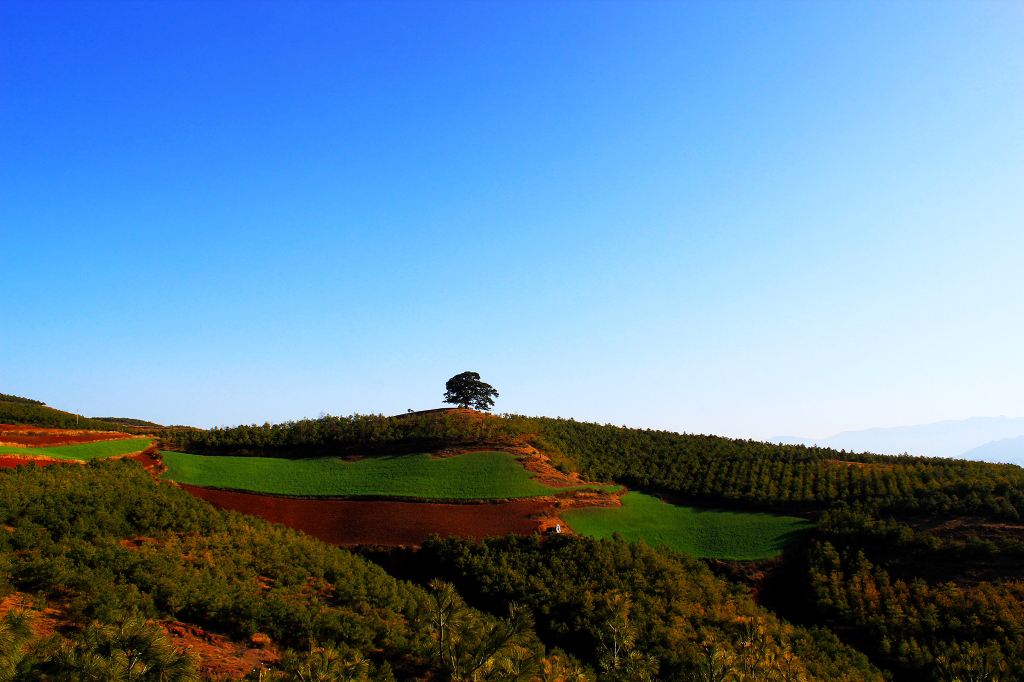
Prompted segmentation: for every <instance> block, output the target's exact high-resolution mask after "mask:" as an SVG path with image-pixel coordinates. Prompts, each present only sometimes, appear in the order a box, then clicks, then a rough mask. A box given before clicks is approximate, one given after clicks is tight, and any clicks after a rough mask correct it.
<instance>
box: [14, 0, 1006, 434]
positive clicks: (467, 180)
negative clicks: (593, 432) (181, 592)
mask: <svg viewBox="0 0 1024 682" xmlns="http://www.w3.org/2000/svg"><path fill="white" fill-rule="evenodd" d="M1022 122H1024V5H1022V4H1021V3H1015V2H990V3H985V2H972V3H967V2H963V3H959V2H958V3H951V2H927V3H923V2H901V3H897V2H888V3H853V2H828V3H812V2H784V3H783V2H780V3H767V2H764V3H755V2H726V3H720V2H712V3H696V2H694V3H667V2H665V3H653V2H652V3H645V2H621V3H611V2H593V3H583V2H559V3H540V2H536V3H519V2H516V3H513V2H463V3H421V2H415V3H413V2H408V3H394V2H382V3H378V2H373V3H369V2H368V3H354V2H352V3H340V2H339V3H328V2H324V3H319V2H283V1H282V2H262V3H249V2H246V3H232V2H218V3H200V2H170V1H168V2H160V3H134V2H86V1H83V2H60V3H52V2H40V1H38V0H33V1H32V2H22V1H17V0H8V1H7V2H4V3H2V4H0V244H2V255H3V258H2V262H3V275H4V276H3V285H2V291H3V292H4V296H3V299H4V305H3V307H4V314H3V317H2V322H0V392H6V393H15V394H20V395H26V396H30V397H35V398H39V399H42V400H45V401H47V402H49V403H50V404H52V405H54V406H57V407H62V408H66V409H70V410H74V411H79V412H81V413H83V414H87V415H93V416H97V415H98V416H131V417H138V418H143V419H152V420H155V421H158V422H161V423H191V424H196V425H200V426H209V425H216V424H234V423H239V422H263V421H265V420H270V421H280V420H285V419H291V418H298V417H303V416H316V415H317V414H319V413H321V412H328V413H331V414H347V413H351V412H363V413H367V412H383V413H394V412H404V411H405V410H406V409H407V408H415V409H423V408H428V407H434V406H437V405H439V404H440V397H441V394H442V392H443V384H444V381H445V380H446V379H447V378H448V377H449V376H451V375H453V374H455V373H458V372H461V371H463V370H474V371H478V372H480V373H481V374H482V375H483V378H484V379H485V380H486V381H489V382H490V383H492V384H494V385H495V387H497V388H498V389H499V391H500V392H501V396H500V398H499V400H498V402H497V405H496V410H497V411H501V412H506V411H507V412H519V413H526V414H543V415H551V416H556V415H560V416H566V417H575V418H578V419H586V420H595V421H601V422H611V423H617V424H628V425H633V426H651V427H661V428H671V429H674V430H680V431H690V432H704V433H720V434H724V435H736V436H751V437H760V438H766V437H771V436H775V435H802V436H825V435H829V434H832V433H835V432H838V431H843V430H847V429H858V428H866V427H874V426H893V425H900V424H914V423H922V422H930V421H936V420H940V419H957V418H964V417H970V416H973V415H1001V414H1005V415H1009V416H1024V391H1022V390H1021V386H1022V385H1024V353H1022V349H1024V191H1022V187H1024V124H1022Z"/></svg>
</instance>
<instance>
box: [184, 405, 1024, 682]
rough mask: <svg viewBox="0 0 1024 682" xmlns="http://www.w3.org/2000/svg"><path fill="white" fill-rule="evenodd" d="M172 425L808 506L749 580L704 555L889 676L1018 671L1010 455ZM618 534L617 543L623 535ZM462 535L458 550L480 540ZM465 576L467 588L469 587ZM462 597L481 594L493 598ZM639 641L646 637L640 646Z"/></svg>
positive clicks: (457, 421) (592, 431) (294, 450)
mask: <svg viewBox="0 0 1024 682" xmlns="http://www.w3.org/2000/svg"><path fill="white" fill-rule="evenodd" d="M180 436H181V440H182V442H183V443H187V444H188V448H189V449H193V450H194V451H198V452H210V453H218V452H231V453H235V454H238V453H242V454H250V455H261V454H270V453H275V452H276V453H280V452H288V453H290V454H293V455H296V456H298V455H299V454H300V453H309V452H317V451H321V452H322V451H328V452H352V453H360V454H376V453H383V452H391V453H394V452H423V451H430V450H435V449H439V448H443V447H447V446H453V445H455V446H457V445H464V444H469V443H482V442H486V443H491V444H494V443H517V444H532V445H534V446H536V447H537V448H539V449H540V450H542V451H543V452H545V453H547V454H548V455H550V456H551V457H552V459H553V461H554V462H555V463H556V464H557V465H558V466H559V467H560V468H562V469H563V470H565V471H578V472H580V474H581V475H582V476H583V477H584V478H585V479H587V480H604V481H615V482H617V483H623V484H626V485H628V486H630V487H631V488H633V489H637V490H647V491H650V492H657V493H663V494H667V495H670V496H671V497H673V498H674V499H678V500H680V501H681V502H685V503H687V504H694V505H701V506H710V507H716V508H732V509H736V510H746V511H751V510H760V511H773V512H781V513H787V512H789V513H794V512H799V513H800V514H801V515H807V516H809V517H811V518H816V519H818V521H819V526H818V527H817V528H815V529H812V530H809V531H808V532H807V534H806V536H805V537H804V538H803V539H802V540H801V541H800V542H798V543H796V544H794V545H793V546H791V547H790V548H789V549H788V550H787V551H786V552H785V553H784V555H783V558H782V560H781V561H776V562H775V563H773V564H771V565H767V568H768V569H769V571H768V574H767V577H765V578H764V579H760V578H750V577H749V576H750V575H752V573H751V572H750V571H748V570H746V569H743V568H742V567H728V566H723V565H722V564H721V563H718V564H715V568H716V570H717V571H719V572H720V573H722V574H723V575H731V576H736V577H737V578H739V579H743V580H747V581H750V580H753V581H754V584H755V585H756V587H757V588H758V590H759V594H760V595H761V598H762V599H763V600H764V603H765V604H767V605H768V606H769V607H771V608H772V609H774V611H775V612H776V613H778V614H779V615H781V616H783V617H785V618H787V619H789V620H790V621H791V622H795V623H801V624H804V625H806V626H813V627H827V628H828V629H829V630H830V631H831V632H832V633H834V634H835V635H836V636H838V637H839V638H840V639H841V640H842V641H843V642H844V643H846V644H848V645H850V646H853V647H855V648H856V649H858V650H859V651H862V652H864V653H865V654H867V655H868V656H869V658H870V659H871V661H872V663H874V664H875V665H877V666H878V667H879V668H882V669H884V670H886V671H888V673H889V674H890V675H892V676H894V677H895V678H896V679H901V680H919V679H929V680H931V679H935V680H948V681H950V682H951V681H952V680H965V679H977V680H995V679H996V678H997V677H998V679H999V680H1001V681H1002V682H1006V681H1007V680H1021V679H1024V672H1022V671H1024V661H1022V660H1021V654H1020V652H1021V651H1024V640H1022V634H1021V627H1022V623H1024V589H1022V579H1024V569H1022V568H1021V566H1024V561H1022V559H1024V553H1022V545H1024V525H1022V524H1021V523H1020V510H1021V509H1024V469H1021V468H1019V467H1015V466H1009V465H994V464H986V463H981V462H970V461H963V460H949V459H939V458H922V457H885V456H878V455H870V454H855V453H848V452H841V451H835V450H828V449H822V448H808V447H803V446H786V445H773V444H770V443H759V442H754V441H745V440H734V439H727V438H719V437H714V436H697V435H686V434H676V433H670V432H665V431H650V430H639V429H627V428H622V427H616V426H609V425H598V424H586V423H580V422H575V421H572V420H563V419H545V418H527V417H519V416H502V417H486V418H482V417H470V416H464V415H458V414H452V413H440V414H420V415H410V416H401V417H394V418H388V417H382V416H353V417H327V418H324V419H319V420H304V421H299V422H292V423H288V424H281V425H275V426H271V425H264V426H243V427H238V428H234V429H217V430H211V431H188V432H180ZM567 542H570V543H571V542H588V541H586V540H581V539H576V540H572V541H567ZM616 546H618V547H621V548H622V549H620V550H619V551H626V549H625V547H626V546H625V545H616ZM465 547H466V549H460V550H458V551H460V552H467V553H470V554H472V553H473V552H476V551H482V550H477V549H472V548H471V546H470V545H465ZM537 551H538V552H540V553H541V556H542V557H544V556H545V555H543V552H542V550H537ZM657 554H658V555H659V556H663V557H668V556H670V555H669V554H665V553H657ZM672 556H674V555H672ZM544 560H547V559H546V558H545V559H544ZM666 560H667V559H666ZM672 560H678V559H677V558H676V559H672ZM493 561H494V562H495V563H496V564H497V566H498V568H495V569H494V570H493V571H492V572H484V575H485V576H492V577H490V578H487V581H489V583H501V584H505V583H514V582H516V581H521V580H528V578H526V577H524V576H531V575H537V574H538V573H535V572H533V571H534V570H535V569H534V568H530V569H521V568H517V567H515V566H514V565H509V566H505V565H504V564H503V563H502V562H503V561H504V559H498V558H495V559H493ZM562 568H565V570H566V573H565V574H564V575H563V574H562V573H561V569H562ZM524 570H525V573H524V574H523V575H520V572H521V571H524ZM573 570H574V569H573ZM573 570H570V569H569V567H568V566H567V565H566V564H563V563H557V564H555V565H552V567H551V571H552V576H553V577H552V578H551V580H552V581H555V582H557V583H558V588H557V590H561V591H566V592H572V591H574V590H575V588H574V585H575V584H576V583H575V582H574V581H575V580H577V579H578V576H577V575H576V574H575V573H574V572H573ZM609 570H612V569H609ZM615 570H618V569H615ZM426 572H427V573H430V571H429V570H428V571H426ZM449 575H451V574H449ZM744 576H747V577H744ZM471 578H472V576H468V577H466V578H465V579H466V580H470V579H471ZM618 578H620V579H622V580H626V579H627V576H618ZM483 580H484V578H481V581H483ZM640 584H641V585H642V586H643V589H655V588H654V587H652V586H651V585H649V584H646V583H640ZM530 587H531V588H532V587H534V585H533V584H532V583H531V585H530ZM464 589H465V590H466V591H467V592H466V593H467V594H471V593H472V589H471V586H467V585H464ZM537 589H540V587H539V586H537ZM479 590H480V592H481V594H484V593H485V592H486V594H487V595H490V594H492V592H491V590H497V588H495V587H493V586H492V585H490V584H485V583H484V582H481V584H480V587H479ZM516 590H519V588H516V589H515V590H514V589H512V588H508V590H506V591H501V590H497V591H495V592H493V594H498V593H500V594H503V595H511V594H516V595H520V596H519V597H517V599H521V600H522V601H524V602H528V600H527V599H526V598H525V597H523V596H522V590H519V591H516ZM551 590H552V591H553V592H554V591H556V588H551ZM526 591H527V592H529V590H526ZM637 591H638V592H639V591H642V590H640V589H638V590H637ZM631 594H632V595H633V596H632V597H631V599H637V597H636V595H635V593H631ZM565 598H566V599H569V597H565ZM687 598H689V597H687ZM487 599H488V600H489V599H490V597H489V596H488V597H487ZM730 599H731V598H730ZM498 601H499V602H500V600H498ZM474 603H478V604H480V605H481V606H485V607H488V608H489V606H488V605H489V604H490V602H489V601H487V600H485V601H480V602H476V601H474ZM496 603H497V602H496ZM737 603H738V602H737ZM565 608H566V609H567V610H570V607H565ZM572 608H577V607H576V606H575V605H574V606H573V607H572ZM649 608H653V609H655V610H657V608H658V607H656V606H655V607H645V608H644V609H643V610H642V612H643V615H644V616H645V617H648V616H650V617H658V618H661V617H663V616H664V615H665V614H664V613H651V612H650V611H649V610H648V609H649ZM536 609H537V613H538V614H539V615H538V616H537V620H538V628H539V632H540V634H541V636H542V638H544V640H545V641H546V642H548V643H549V644H552V643H554V644H558V643H559V642H562V643H563V644H564V646H566V647H569V646H570V645H569V643H567V642H566V640H562V639H557V638H552V637H551V635H552V634H553V633H554V632H555V631H556V630H557V631H558V632H561V631H562V630H561V629H559V628H560V627H561V626H558V627H556V626H555V625H551V624H550V623H554V622H556V621H555V620H554V618H555V616H554V615H553V614H554V613H555V611H556V607H555V606H554V605H553V604H551V603H545V604H540V603H538V604H537V606H536ZM635 613H637V614H639V613H641V609H637V610H636V611H635ZM564 618H565V619H567V620H568V619H569V618H570V616H569V615H566V616H564ZM549 619H550V620H549ZM579 627H581V628H582V627H583V625H582V624H580V626H579ZM585 648H586V646H585V645H582V644H581V645H579V646H578V647H577V646H576V645H573V646H572V647H571V650H572V651H576V652H578V653H579V655H580V656H585V654H584V653H582V652H583V651H584V650H585ZM650 651H651V650H650V649H646V648H644V649H643V650H642V651H641V657H642V656H643V655H647V654H649V653H650ZM645 652H646V653H645ZM655 655H656V656H657V654H655ZM588 660H591V661H592V662H593V661H594V660H595V659H592V658H591V659H588ZM663 672H664V671H663ZM698 679H718V678H714V677H711V678H708V677H704V678H698ZM750 679H780V678H777V677H776V678H772V677H762V678H757V677H751V678H750Z"/></svg>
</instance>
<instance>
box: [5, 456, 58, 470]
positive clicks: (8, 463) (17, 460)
mask: <svg viewBox="0 0 1024 682" xmlns="http://www.w3.org/2000/svg"><path fill="white" fill-rule="evenodd" d="M60 461H61V460H59V459H47V458H45V457H18V456H17V455H0V469H14V468H15V467H24V466H32V465H35V466H37V467H42V466H46V465H47V464H57V463H59V462H60ZM65 463H66V462H65Z"/></svg>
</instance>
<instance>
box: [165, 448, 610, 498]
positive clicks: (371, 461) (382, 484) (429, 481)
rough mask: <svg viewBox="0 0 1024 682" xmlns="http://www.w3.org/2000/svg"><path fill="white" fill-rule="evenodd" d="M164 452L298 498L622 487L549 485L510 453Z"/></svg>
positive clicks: (177, 466)
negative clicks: (296, 455)
mask: <svg viewBox="0 0 1024 682" xmlns="http://www.w3.org/2000/svg"><path fill="white" fill-rule="evenodd" d="M163 457H164V462H165V464H166V465H167V473H166V477H167V478H168V479H169V480H172V481H175V482H177V483H184V484H188V485H194V486H201V487H206V488H223V489H227V490H241V491H246V492H253V493H264V494H274V495H292V496H299V497H394V498H406V499H422V500H502V499H518V498H525V497H540V496H545V495H553V494H555V493H558V492H565V491H570V490H580V489H602V490H617V489H618V488H619V486H578V487H575V488H555V487H551V486H548V485H544V484H543V483H540V482H538V481H536V480H534V477H533V475H532V474H531V473H530V472H529V471H527V470H526V469H524V468H523V466H522V465H521V464H520V463H519V462H517V461H516V459H515V457H514V456H513V455H511V454H509V453H507V452H472V453H467V454H462V455H455V456H451V457H435V456H432V455H427V454H417V455H400V456H392V457H370V458H366V459H359V460H355V461H345V460H341V459H338V458H335V457H321V458H315V459H283V458H275V457H209V456H203V455H191V454H187V453H183V452H165V453H163Z"/></svg>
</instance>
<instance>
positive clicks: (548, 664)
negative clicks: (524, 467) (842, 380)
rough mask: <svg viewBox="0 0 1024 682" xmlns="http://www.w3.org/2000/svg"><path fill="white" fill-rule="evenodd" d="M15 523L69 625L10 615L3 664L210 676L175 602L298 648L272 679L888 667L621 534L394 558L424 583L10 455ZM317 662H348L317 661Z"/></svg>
mask: <svg viewBox="0 0 1024 682" xmlns="http://www.w3.org/2000/svg"><path fill="white" fill-rule="evenodd" d="M0 526H2V530H0V595H2V594H3V593H4V592H7V591H10V590H14V589H16V590H19V591H20V592H22V593H24V594H29V595H35V598H34V599H35V601H36V603H37V605H39V606H42V605H43V604H44V603H47V602H48V603H50V604H55V603H60V604H63V606H62V609H63V612H64V614H65V622H63V623H62V627H61V629H60V631H59V632H58V633H57V634H55V635H53V636H52V637H46V636H36V635H33V634H32V631H31V629H27V628H26V627H25V625H26V623H25V621H24V619H23V618H22V616H21V615H20V614H17V613H16V614H15V615H14V616H11V617H8V619H7V620H6V621H5V622H4V623H3V625H2V626H0V666H6V667H3V668H0V671H4V673H3V674H4V675H5V676H4V678H3V679H14V680H36V679H40V678H44V679H67V680H79V679H83V680H84V679H97V680H99V679H102V680H129V679H130V680H190V679H195V678H196V675H195V670H196V661H195V660H194V659H193V658H192V657H190V656H188V655H183V654H181V653H180V652H176V651H174V650H173V649H172V648H169V647H168V645H167V641H166V638H165V637H164V636H163V634H162V629H161V628H160V625H159V624H160V622H161V620H162V619H166V618H173V619H176V620H179V621H183V622H188V623H195V624H199V625H202V626H204V627H206V628H207V629H212V630H215V631H220V632H224V633H227V634H229V635H232V636H234V637H238V638H245V637H247V636H249V635H251V634H253V633H255V632H261V633H266V634H267V635H269V636H270V637H271V639H272V640H273V642H275V643H276V645H278V646H281V647H286V648H290V649H292V650H293V652H292V653H288V652H286V654H285V656H284V659H283V662H282V666H281V667H282V670H280V671H276V672H274V673H272V674H271V676H270V677H267V678H265V679H290V680H298V679H324V680H343V679H344V680H362V679H395V678H398V679H409V678H424V677H429V678H430V679H445V680H529V679H550V680H557V679H563V680H567V679H573V680H585V679H591V678H592V676H593V673H592V672H588V669H587V666H588V665H592V666H595V667H596V669H598V670H600V671H601V678H602V679H612V680H617V679H621V680H647V679H651V677H652V675H653V673H654V671H655V670H656V669H658V670H660V673H658V674H659V679H667V680H691V679H701V678H699V677H694V676H695V675H698V674H699V672H698V671H699V670H700V667H701V666H702V665H705V664H710V665H711V666H712V667H713V668H714V669H715V670H717V671H719V672H725V671H728V670H737V671H739V670H743V669H748V668H749V669H750V670H751V671H753V672H754V673H755V674H757V675H759V677H752V678H749V679H765V680H767V679H780V680H782V679H793V680H795V679H819V680H872V679H879V675H878V673H877V671H875V670H874V669H873V668H872V667H871V666H870V664H868V663H867V661H866V660H865V659H864V658H863V656H861V655H860V654H857V653H856V652H855V651H853V650H852V649H850V648H848V647H846V646H844V645H842V644H840V643H839V642H838V640H836V639H835V638H834V637H832V636H831V635H828V634H827V633H824V632H818V631H811V630H806V629H804V628H800V627H793V626H790V625H786V624H785V623H783V622H782V621H781V620H779V619H778V618H777V617H775V616H773V615H772V614H771V613H769V612H768V611H766V610H765V609H763V608H760V607H758V606H756V605H755V604H754V603H753V601H752V600H751V599H750V598H749V597H748V596H746V595H745V594H744V593H743V592H742V591H741V590H739V589H738V588H736V587H733V586H730V585H729V584H728V583H727V582H725V581H724V580H722V579H720V578H716V577H715V576H714V575H712V574H711V573H710V571H708V569H707V568H706V567H705V566H704V565H703V564H701V563H699V562H696V561H694V560H691V559H687V558H686V557H683V556H681V555H675V554H672V553H668V552H664V551H657V550H652V549H648V548H647V547H645V546H644V545H634V546H631V545H629V544H627V543H625V542H622V541H596V540H587V539H583V538H559V539H557V540H555V541H552V542H551V543H550V544H548V545H543V544H541V543H540V542H539V541H538V540H537V539H530V538H525V539H519V540H511V539H510V540H502V541H494V542H493V543H488V544H486V545H480V544H474V543H461V542H451V543H436V544H430V545H428V547H427V548H426V549H425V550H424V551H423V552H422V553H420V554H413V555H412V558H409V559H406V558H404V557H398V556H394V557H391V558H392V560H394V559H397V558H402V562H401V563H402V564H404V565H405V567H406V569H407V571H411V572H414V573H415V575H410V577H414V578H415V579H416V582H415V584H413V583H409V582H403V581H400V580H396V579H395V578H393V577H391V576H390V575H388V574H387V573H385V571H384V570H382V569H381V568H380V567H378V566H376V565H374V564H373V563H371V562H369V561H367V560H365V559H363V558H360V557H358V556H356V555H353V554H351V553H349V552H347V551H344V550H341V549H337V548H334V547H330V546H328V545H325V544H323V543H320V542H318V541H316V540H313V539H311V538H309V537H307V536H304V535H302V534H301V533H298V532H295V531H291V530H289V529H286V528H283V527H280V526H273V525H270V524H267V523H265V522H263V521H261V520H259V519H254V518H250V517H244V516H241V515H238V514H234V513H227V512H221V511H217V510H215V509H213V508H212V507H210V506H209V505H207V504H206V503H204V502H202V501H200V500H197V499H195V498H192V497H190V496H189V495H188V494H186V493H185V492H183V491H181V490H179V489H177V488H174V487H171V486H168V485H161V484H156V483H154V481H153V480H152V478H151V477H150V476H149V475H148V474H146V473H145V472H144V471H143V469H142V468H141V467H139V466H138V464H137V463H135V462H131V461H114V462H109V461H108V462H102V461H96V462H92V463H90V464H88V465H86V466H82V467H51V468H42V469H17V470H8V471H5V472H2V473H0ZM445 579H449V580H454V581H455V582H456V583H457V584H458V586H457V588H453V587H452V585H451V584H449V583H448V582H445ZM463 594H464V595H466V596H468V597H469V598H470V603H471V605H467V603H466V601H465V600H464V598H463V596H462V595H463ZM473 606H476V608H474V607H473ZM28 617H29V618H32V617H33V614H31V613H30V614H29V615H28ZM746 642H751V644H750V645H748V644H746ZM557 647H563V648H565V649H566V650H569V651H570V653H569V654H567V653H564V652H560V651H559V650H558V649H557ZM574 651H575V652H577V653H578V654H579V657H580V658H582V660H577V659H576V658H574V657H573V656H572V655H570V654H571V653H572V652H574ZM140 652H141V653H140ZM616 652H617V653H616ZM136 659H138V660H137V662H136V663H135V664H134V665H135V666H136V667H134V669H133V670H134V672H132V671H130V670H128V669H126V667H125V664H126V661H130V660H136ZM316 668H325V669H329V670H330V671H333V672H328V673H327V674H325V675H323V676H321V677H317V678H311V677H310V676H309V675H308V673H309V671H310V669H316ZM303 671H304V672H303ZM769 671H771V672H770V674H771V676H768V675H769ZM797 672H802V673H805V675H804V677H802V678H798V677H796V676H795V675H796V673H797ZM716 679H717V678H716Z"/></svg>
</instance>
